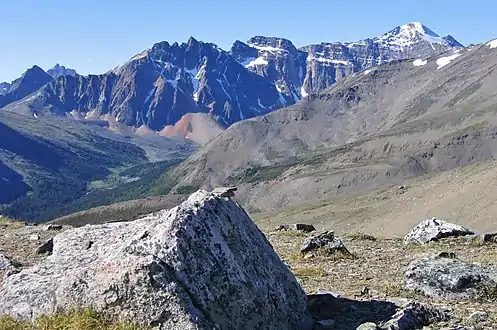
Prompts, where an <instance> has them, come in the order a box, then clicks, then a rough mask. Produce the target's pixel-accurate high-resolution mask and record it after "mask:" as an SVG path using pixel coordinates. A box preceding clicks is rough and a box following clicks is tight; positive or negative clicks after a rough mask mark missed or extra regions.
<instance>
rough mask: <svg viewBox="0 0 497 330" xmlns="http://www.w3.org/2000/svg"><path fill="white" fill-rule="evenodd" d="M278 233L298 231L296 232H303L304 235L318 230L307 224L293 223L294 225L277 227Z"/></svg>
mask: <svg viewBox="0 0 497 330" xmlns="http://www.w3.org/2000/svg"><path fill="white" fill-rule="evenodd" d="M275 230H276V231H281V230H296V231H301V232H304V233H310V232H313V231H315V230H316V228H314V226H313V225H309V224H307V223H293V224H285V225H281V226H278V227H276V229H275Z"/></svg>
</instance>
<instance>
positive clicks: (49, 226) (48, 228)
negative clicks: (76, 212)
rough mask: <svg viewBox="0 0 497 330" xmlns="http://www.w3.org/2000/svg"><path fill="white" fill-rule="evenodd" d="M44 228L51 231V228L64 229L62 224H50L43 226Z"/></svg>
mask: <svg viewBox="0 0 497 330" xmlns="http://www.w3.org/2000/svg"><path fill="white" fill-rule="evenodd" d="M43 230H44V231H50V230H54V231H59V230H62V225H54V224H48V225H46V226H45V227H44V228H43Z"/></svg>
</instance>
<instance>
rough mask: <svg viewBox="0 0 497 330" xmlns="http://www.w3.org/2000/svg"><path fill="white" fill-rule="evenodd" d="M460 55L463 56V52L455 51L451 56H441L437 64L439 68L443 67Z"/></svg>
mask: <svg viewBox="0 0 497 330" xmlns="http://www.w3.org/2000/svg"><path fill="white" fill-rule="evenodd" d="M459 56H461V54H459V53H455V54H453V55H450V56H445V57H440V58H439V59H438V60H437V65H438V67H437V69H440V68H443V67H444V66H446V65H447V64H449V63H450V62H452V61H453V60H455V59H456V58H458V57H459Z"/></svg>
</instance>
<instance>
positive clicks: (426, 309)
mask: <svg viewBox="0 0 497 330" xmlns="http://www.w3.org/2000/svg"><path fill="white" fill-rule="evenodd" d="M448 319H449V314H448V313H447V312H445V311H442V310H440V309H437V308H435V307H432V306H428V305H423V304H420V303H417V302H410V303H409V304H407V305H406V306H404V307H403V308H402V309H400V310H399V311H398V312H397V313H395V315H394V316H392V317H391V318H390V320H389V321H387V322H386V323H385V324H383V325H382V326H381V329H385V330H390V329H392V330H393V329H395V330H411V329H419V328H421V327H423V326H425V325H430V324H432V323H437V322H442V321H447V320H448Z"/></svg>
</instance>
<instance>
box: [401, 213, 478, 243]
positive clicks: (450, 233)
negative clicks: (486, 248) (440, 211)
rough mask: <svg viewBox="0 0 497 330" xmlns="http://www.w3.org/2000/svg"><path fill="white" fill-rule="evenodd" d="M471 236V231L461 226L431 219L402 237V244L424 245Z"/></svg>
mask: <svg viewBox="0 0 497 330" xmlns="http://www.w3.org/2000/svg"><path fill="white" fill-rule="evenodd" d="M473 234H474V233H473V232H472V231H470V230H469V229H466V228H464V227H462V226H459V225H456V224H453V223H450V222H447V221H444V220H441V219H438V218H431V219H428V220H425V221H423V222H421V223H420V224H419V225H417V226H416V227H414V229H413V230H411V232H410V233H409V234H407V235H406V236H405V237H404V243H405V244H409V243H417V244H424V243H428V242H430V241H437V240H439V239H442V238H447V237H458V236H465V235H473Z"/></svg>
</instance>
